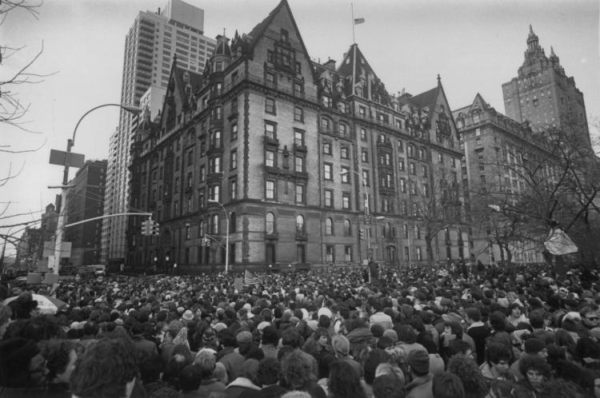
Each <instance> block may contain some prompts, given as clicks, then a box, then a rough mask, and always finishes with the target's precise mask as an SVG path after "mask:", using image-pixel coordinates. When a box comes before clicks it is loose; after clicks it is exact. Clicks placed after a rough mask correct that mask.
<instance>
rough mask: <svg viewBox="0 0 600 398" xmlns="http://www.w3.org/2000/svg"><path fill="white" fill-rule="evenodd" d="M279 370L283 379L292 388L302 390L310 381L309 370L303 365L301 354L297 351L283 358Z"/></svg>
mask: <svg viewBox="0 0 600 398" xmlns="http://www.w3.org/2000/svg"><path fill="white" fill-rule="evenodd" d="M281 370H282V372H283V377H284V378H285V380H286V381H287V383H288V384H289V385H291V386H292V387H293V388H302V387H303V386H304V385H306V384H307V383H309V382H310V381H311V380H312V374H311V370H310V369H308V368H307V367H306V366H305V365H304V360H303V358H302V354H301V353H300V352H298V351H297V350H296V351H292V352H291V353H289V354H288V355H286V356H284V357H283V362H282V364H281Z"/></svg>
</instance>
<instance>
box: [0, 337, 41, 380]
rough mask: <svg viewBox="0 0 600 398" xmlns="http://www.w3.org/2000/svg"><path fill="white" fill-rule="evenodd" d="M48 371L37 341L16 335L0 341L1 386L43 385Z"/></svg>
mask: <svg viewBox="0 0 600 398" xmlns="http://www.w3.org/2000/svg"><path fill="white" fill-rule="evenodd" d="M47 372H48V370H47V368H46V366H45V360H44V358H43V356H42V354H41V352H40V349H39V347H38V346H37V344H36V343H35V341H33V340H30V339H24V338H20V337H14V338H9V339H5V340H4V341H2V342H0V386H2V387H12V388H25V387H33V386H37V385H41V384H42V383H43V382H44V381H45V379H46V374H47Z"/></svg>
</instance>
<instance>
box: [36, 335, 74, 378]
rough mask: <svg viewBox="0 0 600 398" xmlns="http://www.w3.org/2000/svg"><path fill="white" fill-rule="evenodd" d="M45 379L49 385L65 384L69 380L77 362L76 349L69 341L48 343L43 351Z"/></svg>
mask: <svg viewBox="0 0 600 398" xmlns="http://www.w3.org/2000/svg"><path fill="white" fill-rule="evenodd" d="M44 357H45V358H46V367H47V369H48V374H47V375H46V378H47V379H48V380H49V381H50V382H51V383H66V384H68V383H69V381H70V379H71V374H72V373H73V370H74V369H75V361H76V360H77V347H76V346H75V343H73V342H72V341H70V340H56V341H51V342H50V343H48V345H47V346H46V349H45V353H44Z"/></svg>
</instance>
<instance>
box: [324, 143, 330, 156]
mask: <svg viewBox="0 0 600 398" xmlns="http://www.w3.org/2000/svg"><path fill="white" fill-rule="evenodd" d="M323 153H324V154H325V155H331V142H329V141H323Z"/></svg>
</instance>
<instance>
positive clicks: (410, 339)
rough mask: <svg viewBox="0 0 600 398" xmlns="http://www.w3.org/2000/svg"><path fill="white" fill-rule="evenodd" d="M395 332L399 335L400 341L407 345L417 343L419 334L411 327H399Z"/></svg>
mask: <svg viewBox="0 0 600 398" xmlns="http://www.w3.org/2000/svg"><path fill="white" fill-rule="evenodd" d="M395 330H396V334H397V335H398V341H401V342H403V343H406V344H413V343H415V342H416V341H417V333H416V332H415V329H414V328H413V327H412V326H411V325H399V326H398V327H396V328H395Z"/></svg>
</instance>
